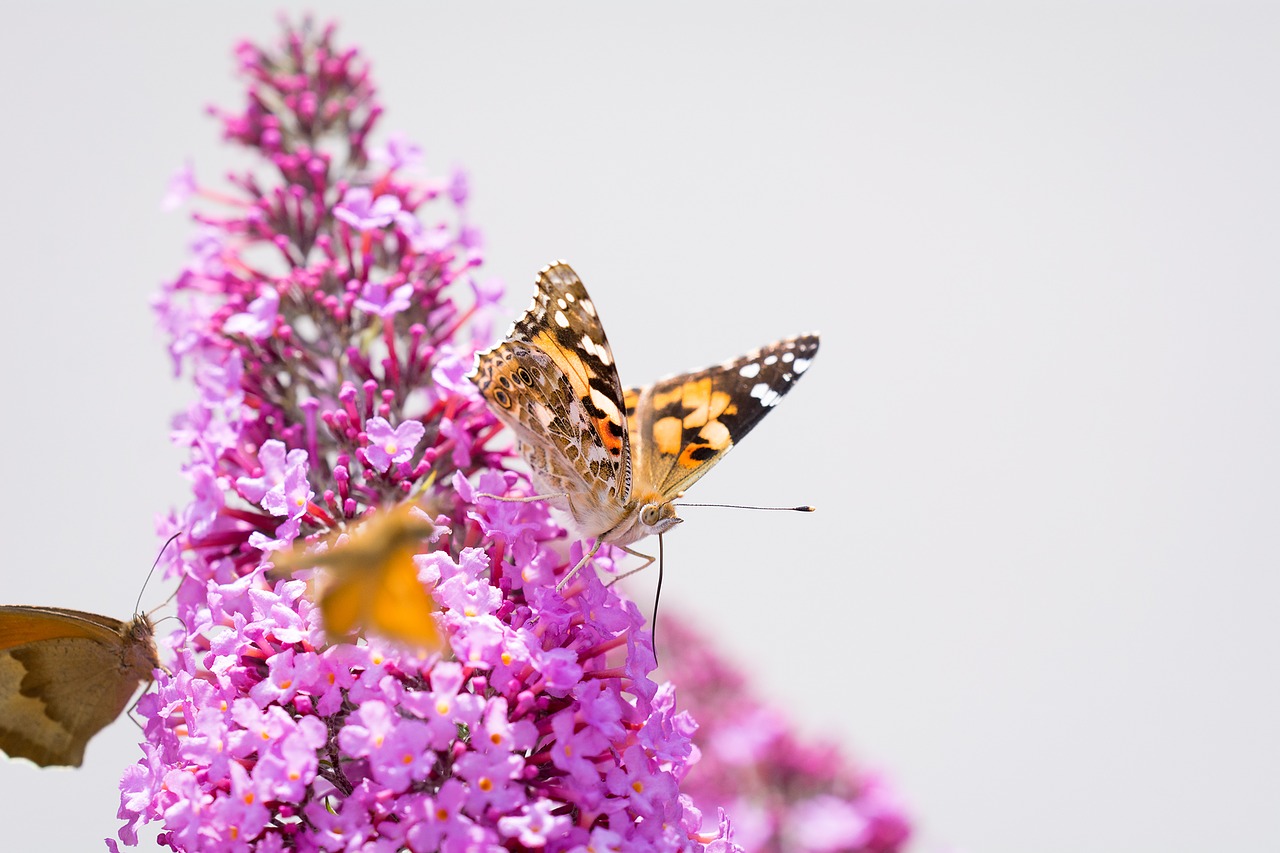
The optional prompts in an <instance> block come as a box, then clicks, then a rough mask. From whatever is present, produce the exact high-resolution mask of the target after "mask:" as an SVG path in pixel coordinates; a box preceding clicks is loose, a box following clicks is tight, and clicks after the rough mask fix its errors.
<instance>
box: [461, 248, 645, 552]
mask: <svg viewBox="0 0 1280 853" xmlns="http://www.w3.org/2000/svg"><path fill="white" fill-rule="evenodd" d="M471 380H472V381H473V382H475V384H476V385H477V386H478V387H479V388H480V392H481V394H483V395H484V397H485V399H486V400H488V401H489V404H490V408H491V409H493V411H494V412H495V413H496V414H497V415H498V417H499V418H500V419H501V420H502V421H503V423H505V424H506V425H507V426H508V427H510V428H511V430H512V431H513V432H515V434H516V436H517V438H519V440H520V445H521V446H520V449H521V453H522V454H523V455H524V457H525V461H526V462H528V464H529V467H530V468H531V469H533V473H534V478H535V484H536V485H537V486H538V488H539V490H541V491H545V492H546V493H548V494H558V495H565V496H566V497H565V498H563V499H560V500H557V501H552V504H553V505H555V506H558V507H559V508H560V509H564V510H567V511H569V512H570V513H571V514H572V515H573V517H574V519H575V520H576V521H577V522H578V524H579V526H580V527H581V528H582V529H583V530H584V531H585V532H587V533H588V534H590V535H594V534H596V533H598V532H600V531H602V530H606V529H608V528H609V527H611V526H612V524H613V521H614V518H613V516H614V515H616V508H617V507H619V506H620V505H622V504H625V503H626V501H627V499H628V498H629V497H630V495H631V448H630V440H629V437H628V433H627V425H626V417H625V415H624V414H623V400H622V383H621V381H620V380H619V379H618V369H617V367H616V366H615V365H614V363H613V352H612V350H610V348H609V342H608V339H607V338H606V337H605V334H604V328H603V327H602V326H601V325H600V319H599V317H598V315H597V313H596V309H595V305H594V303H593V302H592V301H591V298H590V297H589V296H588V295H587V291H586V288H585V287H583V285H582V281H581V279H579V278H578V276H577V274H576V273H574V271H573V270H572V269H570V267H569V266H568V264H565V263H563V262H561V263H557V264H552V265H551V266H548V267H546V268H545V269H543V270H542V272H541V273H539V275H538V282H537V288H536V290H535V292H534V297H533V302H532V304H531V305H530V306H529V308H528V309H527V310H526V311H525V313H524V315H523V316H522V317H521V318H520V319H519V320H517V321H516V323H515V325H514V326H512V328H511V332H510V333H509V335H508V339H507V340H506V341H504V342H502V343H501V344H498V345H497V346H496V347H493V348H492V349H490V350H487V351H485V352H482V353H480V354H479V355H478V356H477V357H476V369H475V371H474V372H473V373H472V375H471ZM611 509H613V510H615V512H614V513H610V512H609V510H611Z"/></svg>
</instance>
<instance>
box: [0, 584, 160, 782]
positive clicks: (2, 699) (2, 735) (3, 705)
mask: <svg viewBox="0 0 1280 853" xmlns="http://www.w3.org/2000/svg"><path fill="white" fill-rule="evenodd" d="M152 634H153V632H152V627H151V623H150V621H149V620H147V618H146V617H145V616H138V617H135V618H134V620H133V621H131V622H121V621H119V620H117V619H111V618H109V617H106V616H99V615H97V614H94V613H83V612H81V611H78V610H63V609H60V608H42V607H12V606H5V607H0V649H2V651H0V749H3V750H4V751H5V752H6V753H7V754H8V755H11V756H20V757H23V758H28V759H30V760H31V761H34V762H35V763H37V764H39V765H41V766H48V765H51V764H62V765H73V766H78V765H79V764H80V763H81V761H82V760H83V758H84V749H85V745H86V744H87V743H88V742H89V739H90V738H91V737H93V736H94V735H95V734H97V733H98V731H99V730H101V729H102V728H103V727H104V726H106V725H107V724H108V723H110V722H111V721H112V720H114V719H115V718H116V717H117V716H119V715H120V712H121V711H122V710H124V707H125V705H126V704H128V702H129V699H130V697H132V696H133V694H134V692H135V691H136V690H137V687H138V684H139V683H141V682H144V681H149V680H150V678H151V673H152V671H153V670H154V669H156V668H157V667H159V665H160V663H159V659H158V657H157V655H156V647H155V642H154V640H153V639H152Z"/></svg>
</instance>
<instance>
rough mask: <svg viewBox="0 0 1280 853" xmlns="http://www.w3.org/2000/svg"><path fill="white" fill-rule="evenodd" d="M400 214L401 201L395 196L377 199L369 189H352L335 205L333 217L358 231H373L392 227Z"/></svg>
mask: <svg viewBox="0 0 1280 853" xmlns="http://www.w3.org/2000/svg"><path fill="white" fill-rule="evenodd" d="M399 212H400V199H398V198H396V197H395V196H393V195H380V196H378V197H377V198H376V199H375V198H374V197H373V192H372V191H371V190H370V189H369V188H368V187H352V188H351V189H349V190H347V194H346V195H344V196H343V197H342V201H340V202H338V204H336V205H334V208H333V215H334V217H335V218H336V219H337V220H338V221H340V222H345V223H347V224H348V225H350V226H351V227H352V228H354V229H356V230H357V231H372V230H373V229H375V228H385V227H387V226H388V225H390V224H391V223H392V222H393V221H394V220H395V218H396V214H397V213H399Z"/></svg>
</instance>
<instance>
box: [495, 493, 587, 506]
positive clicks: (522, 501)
mask: <svg viewBox="0 0 1280 853" xmlns="http://www.w3.org/2000/svg"><path fill="white" fill-rule="evenodd" d="M475 496H476V497H478V498H493V499H494V500H495V501H503V502H505V503H511V504H527V503H533V502H534V501H549V500H551V499H553V498H565V497H568V495H530V496H529V497H527V498H513V497H508V496H507V495H491V494H489V493H488V492H476V494H475Z"/></svg>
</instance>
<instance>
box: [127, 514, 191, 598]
mask: <svg viewBox="0 0 1280 853" xmlns="http://www.w3.org/2000/svg"><path fill="white" fill-rule="evenodd" d="M181 535H182V531H181V530H179V531H178V532H177V533H175V534H173V535H172V536H170V537H169V538H168V539H166V540H164V544H163V545H161V546H160V553H159V554H156V561H155V562H154V563H152V564H151V571H149V572H147V579H146V580H144V581H143V582H142V589H140V590H138V600H137V601H135V602H134V603H133V612H134V613H137V612H139V611H138V608H139V607H141V606H142V596H143V594H144V593H145V592H146V591H147V584H149V583H151V576H152V575H154V574H155V573H156V566H158V565H160V558H161V557H163V556H164V552H165V551H167V550H168V549H169V546H170V545H172V544H173V540H175V539H177V538H178V537H179V536H181ZM174 594H175V595H176V594H177V590H174ZM169 598H173V596H172V595H171V596H169ZM168 603H169V602H168V600H167V599H166V600H165V604H168ZM160 606H161V607H163V606H164V605H163V604H162V605H160Z"/></svg>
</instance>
